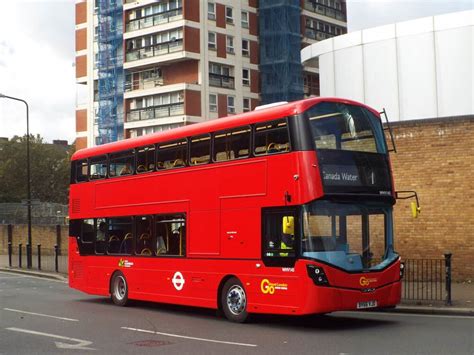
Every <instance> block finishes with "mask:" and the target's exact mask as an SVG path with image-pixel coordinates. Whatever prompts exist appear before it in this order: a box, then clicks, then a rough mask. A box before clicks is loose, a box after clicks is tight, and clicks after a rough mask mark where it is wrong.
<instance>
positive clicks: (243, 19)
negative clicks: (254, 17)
mask: <svg viewBox="0 0 474 355" xmlns="http://www.w3.org/2000/svg"><path fill="white" fill-rule="evenodd" d="M240 19H241V24H242V28H249V13H248V12H247V11H242V13H241V17H240Z"/></svg>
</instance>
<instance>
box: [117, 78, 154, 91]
mask: <svg viewBox="0 0 474 355" xmlns="http://www.w3.org/2000/svg"><path fill="white" fill-rule="evenodd" d="M162 85H163V78H159V77H158V78H151V79H137V80H132V81H127V82H126V83H125V91H127V92H128V91H134V90H143V89H151V88H154V87H157V86H162Z"/></svg>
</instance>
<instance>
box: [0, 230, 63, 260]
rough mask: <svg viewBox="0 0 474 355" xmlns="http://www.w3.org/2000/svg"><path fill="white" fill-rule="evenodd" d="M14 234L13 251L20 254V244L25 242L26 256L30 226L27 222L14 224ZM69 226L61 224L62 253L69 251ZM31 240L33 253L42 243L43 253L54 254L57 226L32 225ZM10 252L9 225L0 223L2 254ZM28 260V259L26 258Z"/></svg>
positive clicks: (24, 250)
mask: <svg viewBox="0 0 474 355" xmlns="http://www.w3.org/2000/svg"><path fill="white" fill-rule="evenodd" d="M12 231H13V235H12V245H13V253H14V254H18V244H20V243H22V244H23V254H24V255H25V257H26V243H27V241H28V226H27V225H25V224H20V225H14V226H13V230H12ZM68 234H69V228H68V226H61V238H60V242H59V247H60V254H61V255H67V253H68V239H67V238H68ZM31 241H32V250H33V255H36V253H37V245H38V244H41V255H53V254H54V245H55V244H56V226H50V225H49V226H32V228H31ZM6 254H8V226H7V225H6V224H0V255H6ZM25 260H26V259H25Z"/></svg>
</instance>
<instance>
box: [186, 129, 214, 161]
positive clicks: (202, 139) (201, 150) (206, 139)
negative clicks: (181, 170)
mask: <svg viewBox="0 0 474 355" xmlns="http://www.w3.org/2000/svg"><path fill="white" fill-rule="evenodd" d="M190 142H191V147H190V151H191V155H190V157H191V158H190V159H189V161H190V164H191V166H192V165H199V164H207V163H209V161H210V159H211V136H210V135H209V134H204V135H201V136H196V137H191V138H190Z"/></svg>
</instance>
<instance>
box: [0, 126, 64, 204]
mask: <svg viewBox="0 0 474 355" xmlns="http://www.w3.org/2000/svg"><path fill="white" fill-rule="evenodd" d="M72 153H73V148H68V147H65V146H59V145H55V144H47V143H44V142H43V138H41V137H40V136H39V135H38V136H36V137H35V136H33V135H30V167H31V198H32V199H38V200H40V201H44V202H57V203H63V204H67V202H68V192H69V174H70V162H69V159H70V157H71V155H72ZM26 176H27V173H26V135H25V136H23V137H18V136H15V137H13V138H12V139H11V140H9V141H8V142H0V203H2V202H20V201H21V200H24V199H26V196H27V184H26V182H27V177H26Z"/></svg>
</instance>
